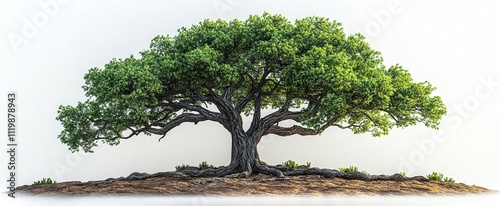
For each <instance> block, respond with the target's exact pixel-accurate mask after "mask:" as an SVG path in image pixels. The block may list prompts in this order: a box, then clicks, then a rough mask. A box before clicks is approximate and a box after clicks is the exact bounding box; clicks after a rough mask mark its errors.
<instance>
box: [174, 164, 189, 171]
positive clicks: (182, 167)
mask: <svg viewBox="0 0 500 206" xmlns="http://www.w3.org/2000/svg"><path fill="white" fill-rule="evenodd" d="M188 167H189V165H185V164H182V165H177V166H175V171H176V172H182V171H184V170H185V169H186V168H188Z"/></svg>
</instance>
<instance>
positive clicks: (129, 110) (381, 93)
mask: <svg viewBox="0 0 500 206" xmlns="http://www.w3.org/2000/svg"><path fill="white" fill-rule="evenodd" d="M84 80H85V85H83V87H82V88H83V90H84V92H85V95H86V97H87V99H86V100H85V101H83V102H78V103H77V104H76V105H74V106H71V105H67V106H64V105H61V106H60V107H59V109H58V111H57V112H58V115H57V117H56V119H57V120H58V121H60V122H61V124H62V126H63V128H64V129H63V131H62V132H61V134H60V135H59V136H58V138H59V139H60V140H61V142H62V143H64V144H67V145H68V146H69V149H70V150H71V151H73V152H74V151H78V150H81V149H83V150H84V151H85V152H92V148H93V147H95V146H97V145H98V144H97V143H99V142H102V143H105V144H110V145H117V144H119V143H120V140H121V139H128V138H131V137H133V136H136V135H139V134H146V135H150V134H156V135H165V134H166V133H167V132H169V131H170V130H171V129H172V128H173V127H176V126H178V125H180V124H181V123H184V122H193V123H197V122H199V121H216V122H219V123H221V124H229V123H228V122H239V121H232V120H233V119H234V118H241V117H235V116H226V114H229V113H230V114H235V113H236V114H240V115H252V114H253V112H254V110H255V111H257V110H258V111H260V110H261V109H266V108H271V109H275V110H276V112H275V113H272V114H270V116H269V117H273V115H275V116H278V115H279V113H280V112H290V111H298V112H297V113H292V112H290V115H292V114H293V115H295V116H293V117H292V116H283V118H282V120H281V119H280V121H284V120H287V119H294V120H297V121H298V122H299V123H300V124H299V125H301V126H304V127H306V128H303V129H307V131H311V130H312V131H314V132H312V133H311V132H310V134H319V133H321V132H323V131H324V130H325V129H326V128H328V127H330V126H336V127H340V128H343V129H350V130H352V131H353V132H354V133H356V134H357V133H366V132H369V133H371V134H372V135H373V136H380V135H385V134H388V132H389V130H390V129H392V128H393V127H407V126H411V125H415V124H417V123H423V124H424V125H425V126H427V127H431V128H437V127H438V125H439V120H440V119H441V117H442V116H443V115H444V114H445V113H446V108H445V106H444V104H443V102H442V101H441V98H440V97H439V96H432V92H433V91H434V90H435V88H434V87H433V86H432V85H431V84H430V83H428V82H426V81H424V82H414V81H413V79H412V77H411V75H410V73H409V72H408V70H406V69H403V67H402V66H400V65H393V66H386V65H384V64H383V58H382V56H381V54H380V52H378V51H375V50H373V49H372V48H371V47H370V46H369V45H368V43H366V42H365V37H363V36H362V35H361V34H354V35H346V34H345V33H344V31H343V28H342V25H341V24H340V23H339V22H337V21H331V20H329V19H327V18H322V17H307V18H303V19H298V20H296V21H294V22H293V23H292V22H290V21H289V20H287V19H286V18H285V17H283V16H281V15H271V14H269V13H264V14H263V15H252V16H250V17H249V18H248V19H246V20H243V21H242V20H237V19H235V20H232V21H224V20H220V19H219V20H215V21H212V20H204V21H202V22H200V23H199V24H196V25H192V26H191V27H183V28H181V29H179V30H178V33H177V34H176V35H175V36H173V37H171V36H157V37H155V38H154V39H153V40H152V41H151V44H150V48H149V49H146V50H144V51H142V52H140V57H134V56H130V57H128V58H125V59H112V60H111V61H110V62H109V63H108V64H106V65H104V67H102V68H92V69H90V70H89V71H88V73H87V74H85V76H84ZM223 96H224V97H225V98H227V101H229V102H230V103H229V104H227V105H231V106H230V107H226V105H223V102H225V101H221V98H222V97H223ZM204 105H216V106H218V107H217V108H219V109H222V110H227V111H219V112H212V111H209V110H207V109H206V108H205V107H204ZM258 114H259V115H260V113H258ZM285 114H286V113H285ZM254 115H256V114H254ZM236 116H237V115H236ZM256 117H259V116H256ZM256 119H257V118H256ZM260 120H264V117H262V118H260ZM265 120H269V119H265ZM276 123H278V122H269V123H268V124H269V125H274V124H276ZM256 125H261V124H256ZM269 125H268V126H269ZM262 128H269V127H262ZM253 129H254V128H253ZM294 131H301V130H294ZM302 131H303V130H302ZM264 133H266V132H265V131H264V132H261V133H259V134H264ZM291 134H293V132H292V133H291ZM256 138H257V137H256Z"/></svg>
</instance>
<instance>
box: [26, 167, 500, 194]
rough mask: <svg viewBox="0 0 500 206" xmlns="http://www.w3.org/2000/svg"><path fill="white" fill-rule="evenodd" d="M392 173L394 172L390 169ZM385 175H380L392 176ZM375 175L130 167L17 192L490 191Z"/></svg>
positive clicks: (469, 192)
mask: <svg viewBox="0 0 500 206" xmlns="http://www.w3.org/2000/svg"><path fill="white" fill-rule="evenodd" d="M393 176H394V175H393ZM393 176H385V177H393ZM381 179H383V178H378V180H366V179H365V180H359V179H346V178H338V177H333V178H325V177H323V176H320V175H298V176H291V177H285V178H276V177H273V176H271V175H262V174H258V175H252V176H250V177H247V178H234V177H191V176H187V175H184V174H181V173H175V172H164V173H156V174H153V175H149V174H145V173H133V174H131V175H130V176H128V177H127V178H124V177H120V178H116V179H113V178H110V179H107V180H102V181H89V182H62V183H57V184H50V185H23V186H20V187H18V188H17V189H16V192H19V193H24V194H32V195H55V196H74V195H127V196H129V195H143V194H149V195H211V196H262V195H264V196H270V195H313V196H326V195H432V194H471V193H487V192H492V191H491V190H488V189H486V188H483V187H478V186H469V185H465V184H462V183H447V182H437V181H428V180H427V179H426V178H424V177H421V176H420V177H413V178H401V177H399V178H385V180H381Z"/></svg>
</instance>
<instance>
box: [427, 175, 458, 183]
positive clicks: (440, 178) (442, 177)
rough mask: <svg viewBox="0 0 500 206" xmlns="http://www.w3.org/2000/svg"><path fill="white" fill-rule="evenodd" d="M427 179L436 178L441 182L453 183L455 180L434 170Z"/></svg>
mask: <svg viewBox="0 0 500 206" xmlns="http://www.w3.org/2000/svg"><path fill="white" fill-rule="evenodd" d="M427 179H429V180H435V181H439V182H451V183H454V182H455V180H454V179H453V178H450V177H445V176H444V175H443V174H441V173H438V172H432V173H431V174H428V175H427Z"/></svg>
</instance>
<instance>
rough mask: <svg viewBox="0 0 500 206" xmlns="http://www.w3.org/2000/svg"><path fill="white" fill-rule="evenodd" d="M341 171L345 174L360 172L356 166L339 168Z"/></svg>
mask: <svg viewBox="0 0 500 206" xmlns="http://www.w3.org/2000/svg"><path fill="white" fill-rule="evenodd" d="M339 171H340V172H343V173H351V172H358V167H355V166H349V167H339Z"/></svg>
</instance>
